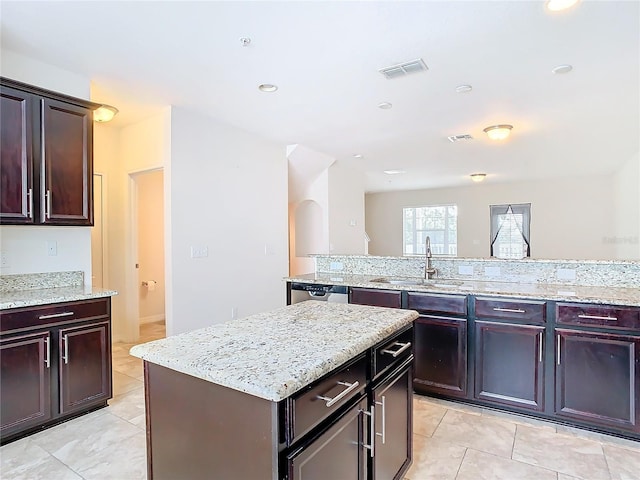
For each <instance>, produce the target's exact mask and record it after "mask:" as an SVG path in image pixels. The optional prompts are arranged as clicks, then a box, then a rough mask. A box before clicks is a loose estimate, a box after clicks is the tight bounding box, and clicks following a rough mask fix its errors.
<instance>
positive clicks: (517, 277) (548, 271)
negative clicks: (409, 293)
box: [314, 255, 640, 288]
mask: <svg viewBox="0 0 640 480" xmlns="http://www.w3.org/2000/svg"><path fill="white" fill-rule="evenodd" d="M314 258H315V261H316V272H317V273H330V274H336V273H338V272H341V273H344V274H353V275H380V276H398V277H422V276H423V275H424V262H425V259H424V257H377V256H372V255H314ZM432 265H433V267H435V268H436V269H437V275H436V276H437V278H448V279H456V280H474V281H490V282H518V283H527V284H532V283H546V284H553V285H580V286H590V287H597V286H603V287H622V288H640V262H638V261H603V260H536V259H527V260H500V259H493V258H492V259H487V258H443V257H434V258H432Z"/></svg>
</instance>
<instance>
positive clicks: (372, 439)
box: [360, 405, 376, 458]
mask: <svg viewBox="0 0 640 480" xmlns="http://www.w3.org/2000/svg"><path fill="white" fill-rule="evenodd" d="M360 413H363V414H365V415H367V416H368V417H369V445H367V444H366V443H363V444H362V446H363V447H364V448H366V449H367V450H369V456H370V457H371V458H373V455H374V450H375V446H376V433H375V432H376V430H375V426H376V415H375V407H374V406H373V405H371V411H370V412H369V411H367V410H360Z"/></svg>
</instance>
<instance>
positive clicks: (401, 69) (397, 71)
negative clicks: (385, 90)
mask: <svg viewBox="0 0 640 480" xmlns="http://www.w3.org/2000/svg"><path fill="white" fill-rule="evenodd" d="M427 70H429V68H428V67H427V65H426V64H425V63H424V61H423V60H422V59H421V58H418V59H417V60H411V61H410V62H405V63H399V64H398V65H391V66H390V67H385V68H381V69H380V70H379V72H380V73H381V74H382V75H384V76H385V78H386V79H387V80H392V79H394V78H398V77H404V76H405V75H409V74H410V73H419V72H426V71H427Z"/></svg>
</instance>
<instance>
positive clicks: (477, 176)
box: [469, 173, 487, 183]
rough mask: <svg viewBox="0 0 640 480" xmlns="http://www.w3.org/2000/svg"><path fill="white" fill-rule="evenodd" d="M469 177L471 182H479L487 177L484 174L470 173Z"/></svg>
mask: <svg viewBox="0 0 640 480" xmlns="http://www.w3.org/2000/svg"><path fill="white" fill-rule="evenodd" d="M469 176H470V177H471V180H473V181H474V182H476V183H477V182H481V181H483V180H484V179H485V177H486V176H487V174H486V173H472V174H471V175H469Z"/></svg>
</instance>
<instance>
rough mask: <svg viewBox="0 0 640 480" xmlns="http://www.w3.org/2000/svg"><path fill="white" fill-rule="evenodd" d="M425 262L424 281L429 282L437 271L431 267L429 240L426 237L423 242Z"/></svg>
mask: <svg viewBox="0 0 640 480" xmlns="http://www.w3.org/2000/svg"><path fill="white" fill-rule="evenodd" d="M424 248H425V257H426V258H425V262H424V279H425V280H430V279H431V278H433V276H434V275H435V274H436V273H437V270H436V269H435V268H433V267H432V266H431V256H432V255H431V239H430V238H429V235H427V239H426V240H425V246H424Z"/></svg>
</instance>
